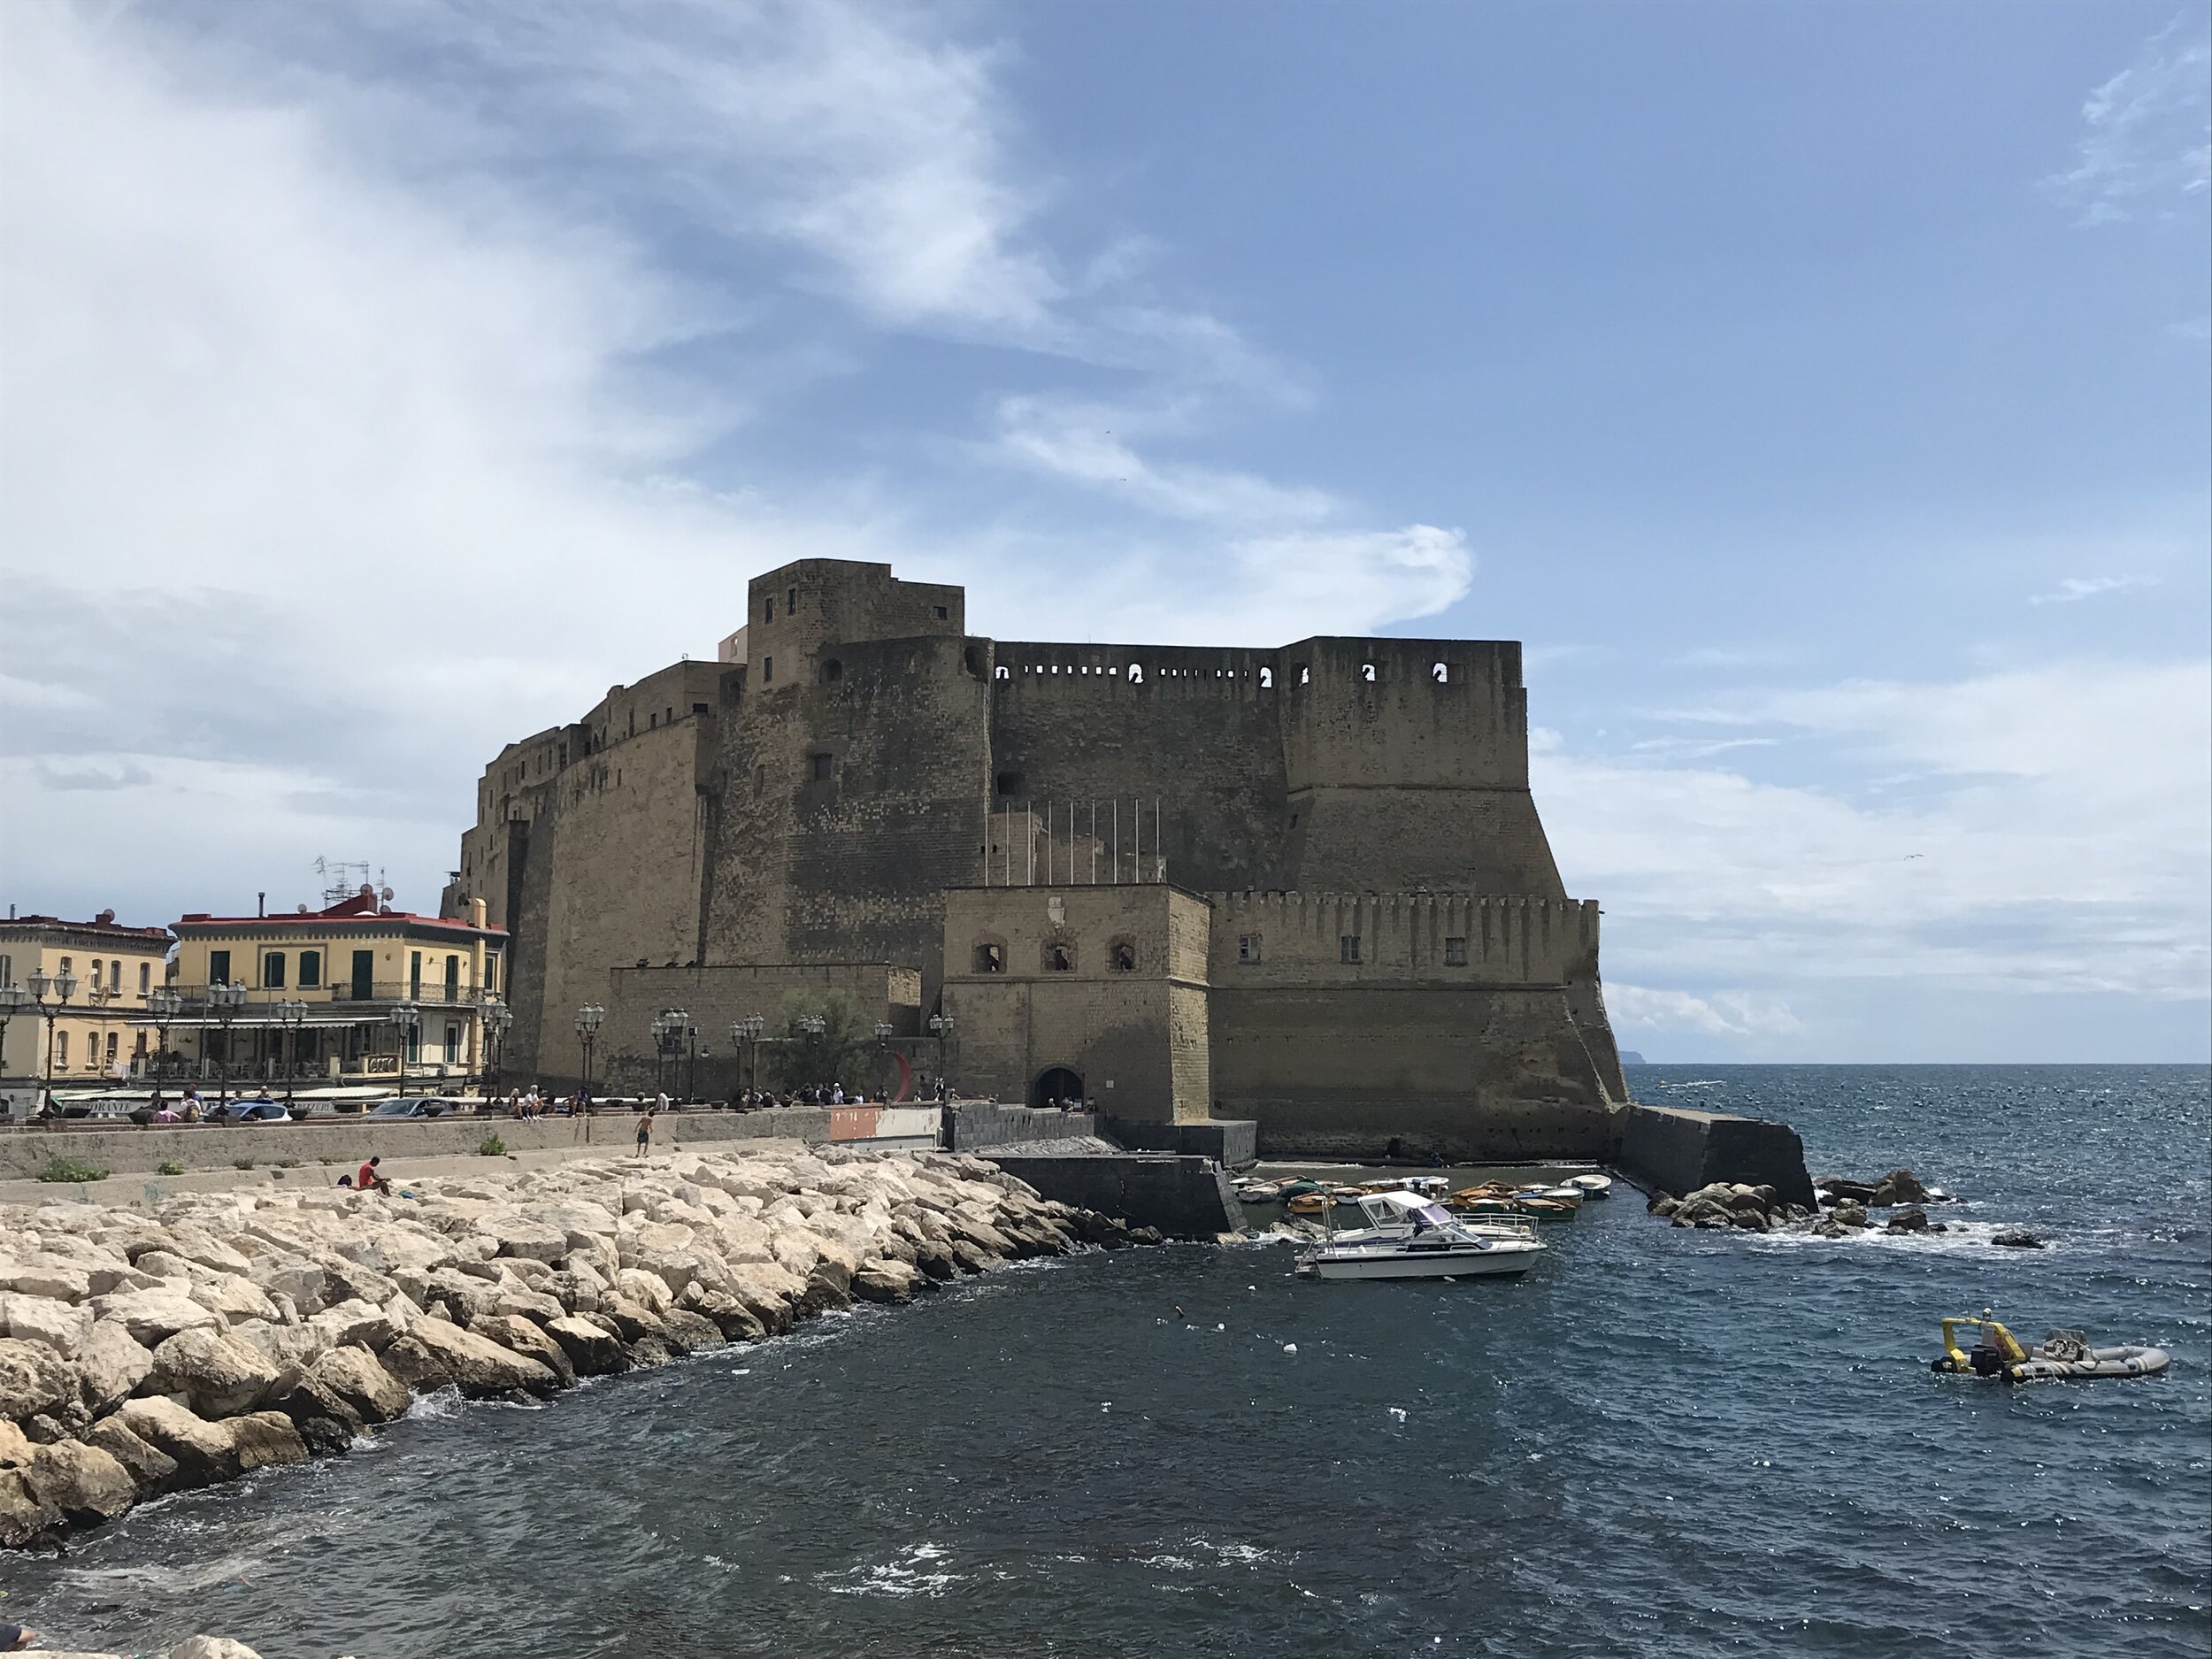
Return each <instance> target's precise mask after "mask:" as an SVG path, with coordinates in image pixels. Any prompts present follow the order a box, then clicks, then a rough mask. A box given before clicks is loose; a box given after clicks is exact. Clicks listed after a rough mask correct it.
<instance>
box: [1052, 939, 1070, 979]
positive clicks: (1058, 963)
mask: <svg viewBox="0 0 2212 1659" xmlns="http://www.w3.org/2000/svg"><path fill="white" fill-rule="evenodd" d="M1044 964H1045V972H1047V973H1073V972H1075V944H1074V941H1071V940H1065V939H1048V940H1046V941H1045V949H1044Z"/></svg>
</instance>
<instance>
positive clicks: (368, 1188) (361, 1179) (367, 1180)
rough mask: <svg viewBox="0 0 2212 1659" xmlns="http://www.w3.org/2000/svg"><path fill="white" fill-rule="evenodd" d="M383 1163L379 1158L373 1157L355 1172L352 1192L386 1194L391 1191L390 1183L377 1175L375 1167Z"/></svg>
mask: <svg viewBox="0 0 2212 1659" xmlns="http://www.w3.org/2000/svg"><path fill="white" fill-rule="evenodd" d="M383 1162H384V1160H383V1159H382V1158H381V1157H373V1158H371V1159H370V1160H369V1161H368V1162H367V1163H366V1164H363V1165H362V1166H361V1167H360V1168H359V1169H358V1170H357V1171H355V1172H354V1177H353V1190H354V1191H356V1192H357V1193H384V1194H389V1193H390V1192H391V1190H392V1184H391V1182H390V1181H388V1180H387V1179H385V1178H384V1177H383V1176H381V1175H380V1174H378V1173H377V1165H378V1164H381V1163H383Z"/></svg>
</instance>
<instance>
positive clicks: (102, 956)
mask: <svg viewBox="0 0 2212 1659" xmlns="http://www.w3.org/2000/svg"><path fill="white" fill-rule="evenodd" d="M168 955H169V930H168V929H167V928H165V927H124V926H119V925H118V924H117V922H116V919H115V912H114V911H113V910H102V911H101V912H100V914H99V915H98V916H97V917H96V918H94V919H93V920H91V921H88V922H65V921H62V920H61V919H59V918H57V917H52V916H23V917H11V918H9V919H8V920H6V921H0V1018H4V1019H5V1021H6V1024H5V1025H4V1027H0V1098H4V1099H5V1101H6V1103H7V1106H8V1108H9V1110H11V1111H12V1112H14V1113H16V1114H18V1115H23V1114H26V1113H27V1112H29V1111H30V1110H33V1109H34V1108H35V1106H36V1103H37V1100H38V1096H39V1094H40V1092H41V1090H42V1088H43V1087H44V1086H45V1081H46V1079H47V1076H48V1065H49V1061H50V1062H51V1066H52V1079H53V1086H54V1087H56V1088H63V1089H65V1088H82V1087H88V1086H89V1087H99V1086H101V1085H103V1084H107V1083H111V1082H113V1081H115V1080H118V1079H123V1078H127V1077H128V1076H129V1075H130V1073H131V1070H132V1067H133V1065H134V1064H135V1063H141V1062H143V1061H144V1060H145V1059H146V1057H147V1056H148V1055H149V1052H150V1046H151V1043H152V1041H153V1038H152V1037H151V1035H150V1033H148V1031H147V1030H146V1028H145V1026H144V1025H142V1021H143V1020H144V1018H145V1015H146V1008H147V1000H148V997H149V996H150V995H151V993H153V992H154V991H155V990H157V989H158V988H159V987H160V986H161V985H162V983H163V982H164V980H165V979H166V977H167V966H166V964H167V958H168ZM49 1013H51V1014H52V1015H53V1016H54V1018H53V1019H52V1020H51V1021H50V1022H49V1020H48V1018H46V1016H47V1015H48V1014H49Z"/></svg>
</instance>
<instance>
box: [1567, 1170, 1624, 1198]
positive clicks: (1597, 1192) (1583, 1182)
mask: <svg viewBox="0 0 2212 1659" xmlns="http://www.w3.org/2000/svg"><path fill="white" fill-rule="evenodd" d="M1566 1184H1567V1185H1568V1186H1570V1187H1580V1188H1581V1189H1582V1195H1583V1196H1584V1197H1585V1198H1610V1197H1611V1196H1612V1195H1613V1178H1612V1177H1611V1176H1609V1175H1570V1176H1569V1177H1568V1178H1567V1183H1566Z"/></svg>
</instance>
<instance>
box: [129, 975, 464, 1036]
mask: <svg viewBox="0 0 2212 1659" xmlns="http://www.w3.org/2000/svg"><path fill="white" fill-rule="evenodd" d="M169 988H170V989H171V990H173V991H174V992H176V993H177V995H179V996H180V997H182V998H183V999H184V1005H183V1007H182V1008H181V1009H180V1010H179V1011H178V1013H177V1015H176V1017H175V1018H173V1019H172V1020H170V1021H169V1022H168V1023H169V1024H170V1025H204V1024H210V1023H219V1017H218V1016H216V1015H214V1014H211V1013H210V1012H209V1011H208V1006H207V987H205V986H204V985H173V986H171V987H169ZM496 1000H497V999H496V997H495V995H492V994H490V993H487V992H486V991H484V990H483V989H482V988H481V987H477V986H473V985H454V986H449V985H445V984H433V983H431V982H429V981H427V980H426V981H424V982H422V983H420V984H417V983H416V982H414V981H413V980H405V979H402V980H390V981H387V980H375V981H373V982H372V981H365V980H346V981H343V982H342V983H340V984H337V985H302V986H254V987H248V989H247V991H246V1001H245V1004H244V1006H243V1007H242V1008H240V1009H239V1010H237V1012H236V1013H235V1014H234V1015H233V1016H232V1023H233V1024H234V1025H265V1024H267V1023H268V1022H269V1021H271V1020H273V1019H275V1018H276V1008H275V1005H276V1004H277V1003H279V1002H304V1003H306V1004H307V1007H308V1016H307V1017H308V1018H309V1019H310V1020H311V1021H314V1022H316V1023H318V1024H322V1023H326V1022H327V1021H328V1020H329V1019H330V1018H331V1017H332V1010H334V1009H342V1010H345V1013H344V1017H345V1018H352V1019H373V1018H382V1017H383V1015H384V1013H385V1012H386V1011H387V1010H389V1009H390V1008H391V1006H392V1005H393V1004H394V1003H396V1002H413V1003H415V1004H416V1005H417V1006H418V1007H419V1008H422V1009H424V1010H435V1009H441V1008H449V1009H454V1010H472V1011H473V1010H480V1008H481V1007H482V1006H483V1004H484V1003H486V1002H492V1001H496ZM131 1011H132V1013H133V1014H134V1017H135V1018H136V1020H137V1021H138V1023H140V1024H143V1025H151V1024H153V1023H154V1020H153V1017H152V1016H151V1015H150V1014H149V1013H148V1012H146V1010H144V1009H143V1007H141V1008H138V1009H134V1010H131Z"/></svg>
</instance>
